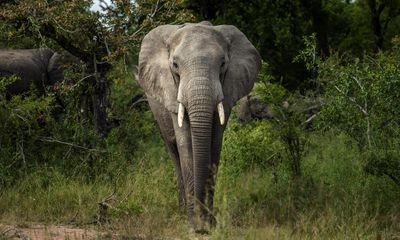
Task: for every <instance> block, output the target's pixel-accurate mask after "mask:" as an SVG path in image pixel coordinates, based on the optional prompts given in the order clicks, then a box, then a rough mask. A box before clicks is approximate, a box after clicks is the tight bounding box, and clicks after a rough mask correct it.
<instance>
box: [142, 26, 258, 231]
mask: <svg viewBox="0 0 400 240" xmlns="http://www.w3.org/2000/svg"><path fill="white" fill-rule="evenodd" d="M260 65H261V58H260V55H259V53H258V52H257V50H256V49H255V48H254V46H253V45H252V44H251V43H250V41H249V40H248V39H247V38H246V36H245V35H244V34H243V33H242V32H241V31H240V30H238V29H237V28H236V27H234V26H230V25H220V26H212V25H211V24H210V23H208V22H201V23H198V24H184V25H163V26H159V27H157V28H155V29H153V30H152V31H150V32H149V33H148V34H147V35H146V36H145V38H144V39H143V42H142V45H141V51H140V53H139V79H138V81H139V84H140V86H141V87H142V88H143V89H144V91H145V94H146V96H147V98H148V101H149V105H150V108H151V110H152V112H153V114H154V116H155V118H156V120H157V122H158V125H159V127H160V130H161V135H162V137H163V139H164V141H165V143H166V145H167V149H168V152H169V154H170V156H171V158H172V159H173V163H174V165H175V171H176V175H177V183H178V190H179V203H180V206H181V207H185V208H186V211H187V213H188V218H189V222H190V223H191V226H192V227H193V228H194V230H195V231H196V232H203V231H207V229H208V228H209V227H210V226H212V225H214V223H215V219H214V217H213V215H212V209H213V195H214V183H215V175H216V173H217V169H218V163H219V159H220V152H221V146H222V136H223V132H224V129H225V126H226V123H227V120H228V118H229V115H230V112H231V109H232V107H233V105H234V104H235V102H236V101H237V100H238V99H240V98H241V97H243V96H245V95H246V94H248V93H249V92H250V90H251V89H252V87H253V85H254V81H255V79H256V77H257V75H258V72H259V70H260Z"/></svg>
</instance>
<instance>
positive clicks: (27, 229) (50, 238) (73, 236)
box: [0, 224, 140, 240]
mask: <svg viewBox="0 0 400 240" xmlns="http://www.w3.org/2000/svg"><path fill="white" fill-rule="evenodd" d="M0 239H15V240H17V239H18V240H64V239H69V240H83V239H88V240H90V239H118V237H117V236H116V235H114V234H111V233H106V232H100V231H97V230H95V229H84V228H78V227H75V226H65V225H60V226H54V225H53V226H48V225H40V224H38V225H21V226H12V225H2V224H0ZM138 239H140V238H138Z"/></svg>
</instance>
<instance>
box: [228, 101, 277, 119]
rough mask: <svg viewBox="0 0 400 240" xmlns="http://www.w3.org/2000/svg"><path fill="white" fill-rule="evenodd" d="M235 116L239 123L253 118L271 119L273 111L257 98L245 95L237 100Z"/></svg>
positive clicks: (273, 115)
mask: <svg viewBox="0 0 400 240" xmlns="http://www.w3.org/2000/svg"><path fill="white" fill-rule="evenodd" d="M238 105H239V106H238V107H237V110H236V116H237V118H238V120H239V121H240V122H241V123H247V122H250V121H251V120H253V119H259V120H260V119H273V118H275V113H274V112H273V111H272V110H271V108H270V107H269V106H268V105H267V104H264V103H263V102H262V101H261V100H260V99H259V98H257V97H254V96H245V97H243V98H241V99H240V100H239V104H238Z"/></svg>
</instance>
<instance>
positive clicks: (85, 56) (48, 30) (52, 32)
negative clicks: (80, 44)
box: [40, 24, 90, 63]
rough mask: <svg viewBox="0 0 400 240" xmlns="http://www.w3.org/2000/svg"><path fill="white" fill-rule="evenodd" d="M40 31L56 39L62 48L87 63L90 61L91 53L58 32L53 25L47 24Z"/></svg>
mask: <svg viewBox="0 0 400 240" xmlns="http://www.w3.org/2000/svg"><path fill="white" fill-rule="evenodd" d="M40 32H41V33H42V35H44V36H46V37H48V38H51V39H53V40H54V41H56V42H57V43H58V44H59V45H60V46H61V47H62V48H64V49H65V50H66V51H68V52H70V53H71V54H72V55H74V56H76V57H78V58H79V59H81V60H82V61H84V62H85V63H87V62H88V61H89V59H90V54H89V53H87V52H85V51H82V50H80V49H79V48H77V47H75V46H74V45H73V44H71V42H70V41H69V40H68V39H67V38H66V37H64V36H62V35H60V34H57V31H56V28H55V27H54V26H53V25H51V24H45V25H44V26H42V27H41V29H40Z"/></svg>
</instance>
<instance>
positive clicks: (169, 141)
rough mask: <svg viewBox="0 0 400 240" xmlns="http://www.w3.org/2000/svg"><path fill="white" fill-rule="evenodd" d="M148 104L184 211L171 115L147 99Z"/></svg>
mask: <svg viewBox="0 0 400 240" xmlns="http://www.w3.org/2000/svg"><path fill="white" fill-rule="evenodd" d="M148 102H149V105H150V108H151V110H152V112H153V114H154V117H155V119H156V120H157V123H158V126H159V127H160V132H161V136H162V137H163V139H164V142H165V143H166V145H167V150H168V153H169V156H170V157H171V158H172V162H173V163H174V167H175V173H176V179H177V185H178V201H179V207H180V208H181V209H185V205H186V197H185V196H186V194H185V185H184V181H183V175H182V170H181V169H182V168H181V164H180V160H179V152H178V149H177V146H176V138H175V132H174V125H173V122H172V120H171V115H170V113H169V112H168V111H167V110H166V109H165V108H164V106H163V105H161V104H160V103H158V102H157V101H154V100H153V99H151V98H148Z"/></svg>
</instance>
